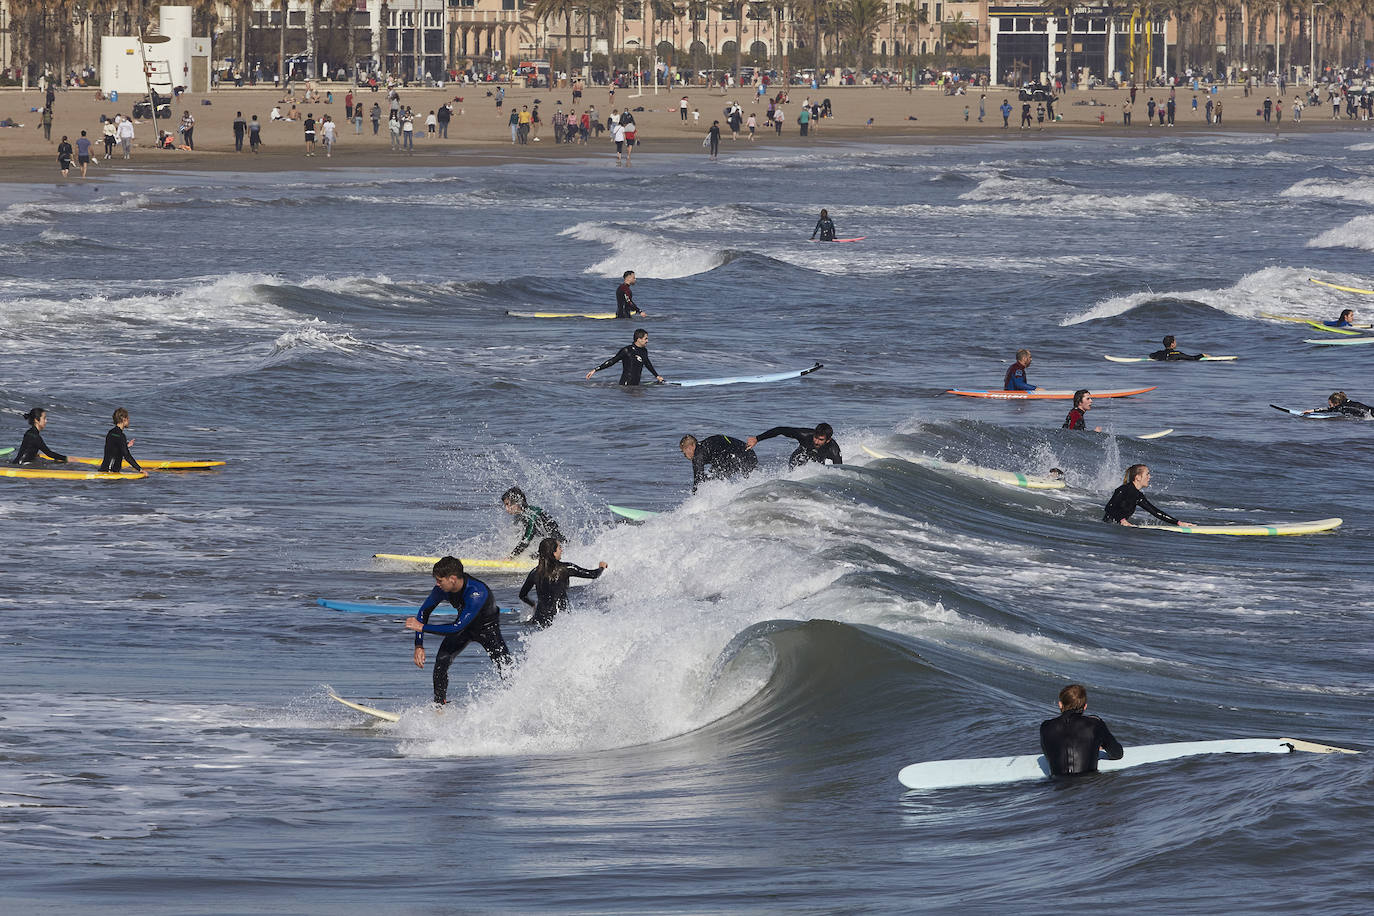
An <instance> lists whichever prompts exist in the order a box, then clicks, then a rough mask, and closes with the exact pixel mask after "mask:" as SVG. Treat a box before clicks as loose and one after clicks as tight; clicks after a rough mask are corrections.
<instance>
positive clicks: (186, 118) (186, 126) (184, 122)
mask: <svg viewBox="0 0 1374 916" xmlns="http://www.w3.org/2000/svg"><path fill="white" fill-rule="evenodd" d="M195 132H196V119H195V118H193V117H191V112H190V111H182V113H181V142H182V143H184V144H186V147H187V148H188V149H192V150H193V149H195V148H196V144H195Z"/></svg>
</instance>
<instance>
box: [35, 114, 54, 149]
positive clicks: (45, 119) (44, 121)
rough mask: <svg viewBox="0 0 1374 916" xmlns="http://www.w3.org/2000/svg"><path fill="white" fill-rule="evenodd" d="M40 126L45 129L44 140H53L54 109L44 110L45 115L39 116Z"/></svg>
mask: <svg viewBox="0 0 1374 916" xmlns="http://www.w3.org/2000/svg"><path fill="white" fill-rule="evenodd" d="M38 126H39V127H41V128H43V139H44V140H45V141H51V140H52V109H51V108H44V109H43V113H42V114H41V115H39V116H38Z"/></svg>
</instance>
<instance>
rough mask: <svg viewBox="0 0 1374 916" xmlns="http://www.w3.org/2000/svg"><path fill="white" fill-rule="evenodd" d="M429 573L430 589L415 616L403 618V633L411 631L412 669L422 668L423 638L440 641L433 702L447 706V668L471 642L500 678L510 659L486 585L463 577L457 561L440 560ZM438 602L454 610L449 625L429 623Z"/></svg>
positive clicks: (464, 574) (498, 617) (451, 559)
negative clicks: (431, 576)
mask: <svg viewBox="0 0 1374 916" xmlns="http://www.w3.org/2000/svg"><path fill="white" fill-rule="evenodd" d="M433 573H434V588H433V590H431V591H430V593H429V596H428V597H427V598H425V603H424V604H422V605H420V610H419V612H418V613H417V614H416V615H415V616H414V617H408V618H406V629H407V630H414V631H415V653H414V660H415V667H416V668H423V667H424V666H425V636H424V634H426V633H439V634H442V635H443V637H444V641H443V642H442V643H440V644H439V654H438V655H436V656H434V702H436V703H439V704H443V703H446V702H448V669H449V666H450V665H452V664H453V660H454V658H456V657H457V656H458V653H459V652H462V651H463V650H464V649H465V648H467V645H468V643H470V642H475V643H477V645H479V646H481V647H482V648H483V649H486V650H487V655H488V656H490V657H491V660H492V661H493V662H495V663H496V670H497V671H498V672H500V673H501V674H505V670H506V668H507V667H509V666H510V665H511V663H512V659H511V655H510V649H509V648H507V646H506V639H505V637H504V636H502V635H501V611H500V610H499V609H498V608H497V607H496V599H495V598H493V597H492V595H491V589H489V588H487V585H486V583H485V582H481V581H479V580H477V579H474V578H472V577H471V576H469V575H467V574H466V573H465V572H464V571H463V561H462V560H460V559H458V558H457V557H443V558H442V559H440V560H439V562H437V563H435V564H434V570H433ZM441 601H447V602H448V603H449V604H451V605H453V606H454V607H455V608H457V609H458V619H456V620H455V621H454V622H453V623H444V624H435V623H430V622H429V615H430V614H431V613H432V612H433V611H434V609H435V608H436V607H438V606H439V602H441Z"/></svg>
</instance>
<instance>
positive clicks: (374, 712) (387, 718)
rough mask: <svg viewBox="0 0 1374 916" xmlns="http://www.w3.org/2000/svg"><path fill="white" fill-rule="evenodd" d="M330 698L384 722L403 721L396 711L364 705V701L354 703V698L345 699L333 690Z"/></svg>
mask: <svg viewBox="0 0 1374 916" xmlns="http://www.w3.org/2000/svg"><path fill="white" fill-rule="evenodd" d="M329 698H330V699H331V700H338V701H339V702H340V703H342V704H344V705H345V706H347V707H348V708H349V709H356V710H357V711H358V712H361V713H366V714H367V715H369V716H372V717H374V718H377V719H381V720H382V721H383V722H399V721H401V717H400V716H399V715H397V714H396V713H394V712H387V711H386V710H385V709H377V708H376V707H374V706H364V705H363V704H362V703H354V702H353V701H352V700H345V699H344V698H343V697H341V696H339V695H338V694H337V693H335V692H334V691H332V690H331V691H330V692H329Z"/></svg>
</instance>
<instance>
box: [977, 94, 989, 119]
mask: <svg viewBox="0 0 1374 916" xmlns="http://www.w3.org/2000/svg"><path fill="white" fill-rule="evenodd" d="M987 101H988V94H987V93H986V92H984V93H983V94H982V95H980V96H978V123H979V124H982V123H983V115H984V114H985V111H984V106H985V105H986V104H987Z"/></svg>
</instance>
